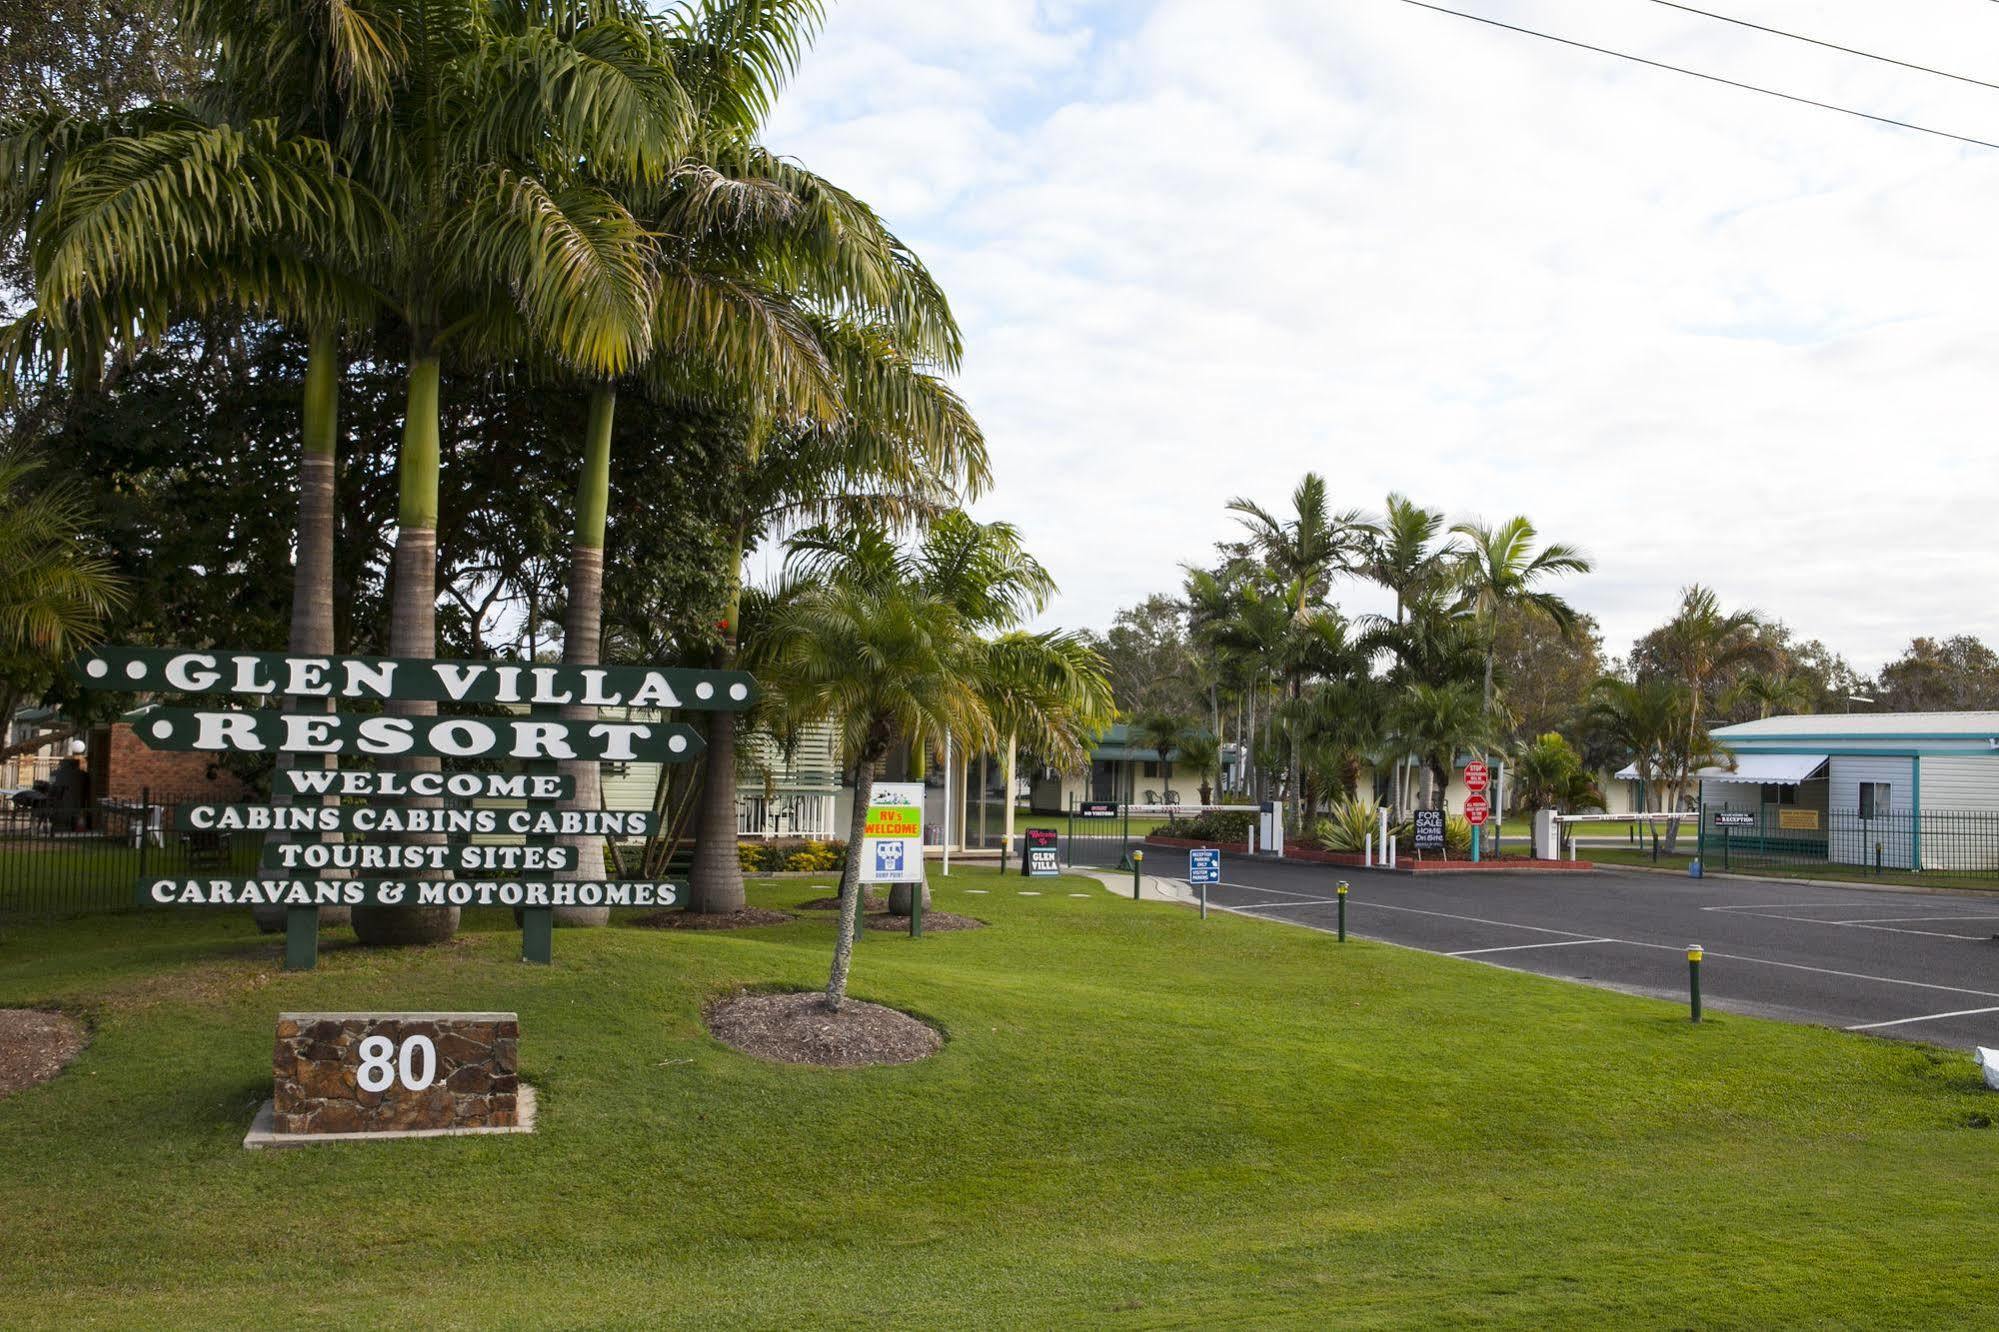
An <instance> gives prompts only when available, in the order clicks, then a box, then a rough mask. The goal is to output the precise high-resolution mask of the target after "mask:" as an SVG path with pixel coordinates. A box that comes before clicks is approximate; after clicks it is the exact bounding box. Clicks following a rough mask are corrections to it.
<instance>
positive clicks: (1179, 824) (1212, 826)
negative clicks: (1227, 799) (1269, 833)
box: [1159, 811, 1256, 843]
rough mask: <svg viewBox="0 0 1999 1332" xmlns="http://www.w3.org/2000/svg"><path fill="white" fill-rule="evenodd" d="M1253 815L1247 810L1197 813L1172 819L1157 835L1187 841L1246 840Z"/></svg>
mask: <svg viewBox="0 0 1999 1332" xmlns="http://www.w3.org/2000/svg"><path fill="white" fill-rule="evenodd" d="M1255 817H1256V816H1255V815H1254V814H1251V813H1249V812H1248V811H1240V812H1228V813H1209V814H1197V815H1195V816H1194V817H1193V818H1191V819H1174V820H1173V821H1171V822H1170V823H1168V824H1167V825H1166V826H1165V827H1163V828H1161V829H1160V830H1159V835H1160V836H1161V837H1177V838H1179V839H1181V840H1182V841H1187V842H1224V843H1226V842H1246V841H1248V840H1249V828H1250V820H1251V819H1253V818H1255Z"/></svg>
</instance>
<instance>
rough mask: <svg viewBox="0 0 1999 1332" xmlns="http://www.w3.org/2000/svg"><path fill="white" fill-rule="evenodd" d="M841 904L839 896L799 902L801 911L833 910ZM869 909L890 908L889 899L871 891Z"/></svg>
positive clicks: (884, 909)
mask: <svg viewBox="0 0 1999 1332" xmlns="http://www.w3.org/2000/svg"><path fill="white" fill-rule="evenodd" d="M839 905H840V899H839V898H838V897H815V898H813V899H812V900H811V901H810V902H800V903H799V904H798V909H799V910H800V911H831V910H833V909H834V908H835V907H837V906H839ZM868 910H870V911H886V910H888V899H887V898H886V897H883V896H882V895H881V894H880V893H869V894H868Z"/></svg>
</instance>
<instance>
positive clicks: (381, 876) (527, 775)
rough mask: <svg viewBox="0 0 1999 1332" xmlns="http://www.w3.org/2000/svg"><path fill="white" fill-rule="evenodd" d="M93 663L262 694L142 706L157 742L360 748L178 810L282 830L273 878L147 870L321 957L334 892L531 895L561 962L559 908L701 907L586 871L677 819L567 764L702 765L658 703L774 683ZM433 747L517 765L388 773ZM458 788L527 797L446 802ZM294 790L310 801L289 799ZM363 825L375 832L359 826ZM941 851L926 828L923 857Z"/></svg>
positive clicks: (176, 690)
mask: <svg viewBox="0 0 1999 1332" xmlns="http://www.w3.org/2000/svg"><path fill="white" fill-rule="evenodd" d="M76 678H77V679H78V681H79V682H80V683H81V684H82V685H83V687H84V688H86V689H96V690H116V691H121V692H134V693H144V694H186V695H196V696H200V697H203V698H231V699H233V700H235V701H238V702H242V703H246V704H250V705H251V706H247V707H242V708H229V707H215V706H199V707H179V706H166V707H160V706H155V707H148V708H145V709H142V710H140V711H139V712H137V713H134V714H132V715H131V716H130V717H129V718H128V720H129V721H130V722H131V725H132V729H133V732H134V734H135V735H137V736H138V738H139V740H140V741H141V742H142V743H144V744H145V745H147V746H148V747H150V748H153V749H159V750H170V751H183V752H194V753H243V754H273V755H279V756H291V757H299V758H310V759H312V760H314V761H315V762H316V763H318V764H324V763H325V762H326V761H327V760H329V759H332V760H342V761H345V762H346V763H347V764H348V766H347V767H345V768H339V769H336V768H331V767H326V766H308V767H301V766H283V760H282V759H281V766H280V767H279V768H278V769H277V771H276V773H275V774H274V776H273V791H272V802H271V803H269V804H238V805H190V806H185V807H183V808H182V809H180V810H178V811H177V812H176V813H175V816H174V824H175V827H177V828H179V829H182V830H184V831H188V832H208V833H237V832H243V833H263V834H265V836H266V838H267V842H266V845H265V847H264V849H263V853H262V857H261V865H262V868H263V870H264V871H265V872H266V873H267V874H268V875H269V876H270V877H268V878H233V877H222V878H193V877H183V878H148V879H144V880H141V881H140V882H139V883H138V885H137V896H138V900H139V901H140V902H142V903H145V904H149V905H156V906H190V907H192V906H245V905H254V906H283V907H285V908H286V912H285V966H286V967H287V969H290V970H304V969H309V968H311V967H312V966H313V965H314V964H315V961H316V957H317V951H318V929H319V908H320V907H322V906H383V907H395V906H409V907H451V906H459V907H462V906H502V907H515V908H518V909H519V910H520V912H521V918H522V956H523V958H524V959H525V960H527V961H530V962H547V961H549V960H550V958H551V939H552V925H553V917H554V911H555V909H556V908H559V907H605V906H634V907H673V906H680V905H682V904H683V897H682V894H681V890H680V889H679V887H678V886H676V885H674V884H671V883H660V882H655V881H652V880H592V879H583V878H581V877H579V876H578V869H579V868H580V866H579V856H578V852H577V848H576V847H575V846H573V845H562V844H560V843H558V841H557V839H560V838H595V837H646V836H650V835H652V834H653V832H654V831H655V829H656V827H657V821H656V820H655V818H654V817H653V815H652V813H651V812H650V811H624V810H577V809H562V808H558V806H559V805H560V803H561V802H565V801H569V800H573V799H574V798H575V793H576V791H575V781H574V779H573V778H571V777H568V776H564V775H560V774H558V773H557V772H555V771H554V767H555V765H556V764H557V763H558V762H584V763H684V762H687V761H688V760H690V759H692V758H694V757H695V756H696V755H698V754H699V753H700V752H701V750H702V740H701V736H700V734H699V733H698V732H696V731H695V730H694V729H693V728H692V727H689V726H687V725H685V724H684V723H680V722H674V721H664V720H655V719H653V714H656V713H664V712H668V711H678V710H694V711H717V710H720V711H741V710H742V709H744V708H747V707H749V706H750V704H751V702H752V701H753V692H754V682H753V681H752V680H751V679H750V677H749V676H748V675H746V674H744V673H743V672H741V671H698V670H683V669H680V668H677V667H659V666H558V665H541V664H537V663H517V662H501V661H428V660H412V659H406V658H392V657H346V656H311V655H300V654H288V653H278V652H232V651H224V650H219V649H205V650H200V651H189V650H181V649H175V648H134V647H106V648H100V649H96V650H93V651H90V652H87V653H84V654H83V655H82V656H80V657H79V658H78V659H77V662H76ZM285 699H320V700H328V701H330V702H331V703H333V704H337V703H339V702H342V701H346V702H352V703H357V704H360V705H362V710H358V711H354V712H337V711H336V712H311V711H288V710H282V709H280V708H279V707H277V706H276V704H277V703H279V702H280V701H281V700H285ZM396 701H423V702H431V703H437V704H440V705H444V706H446V707H449V706H450V705H464V706H468V707H477V708H478V709H480V712H479V714H478V715H456V716H454V715H450V714H448V713H446V714H444V715H438V716H426V717H412V716H399V715H395V716H392V715H388V714H386V713H383V712H379V711H375V710H373V706H372V705H375V704H379V703H388V702H396ZM565 707H567V708H568V709H569V710H570V711H571V712H572V713H573V712H574V710H575V709H576V708H579V707H580V708H586V709H594V708H599V707H620V708H626V709H633V710H636V711H634V712H628V713H627V714H626V715H625V716H624V717H623V718H621V719H618V720H592V719H591V714H589V713H585V714H584V715H583V716H582V717H576V716H574V715H572V716H570V717H558V716H557V715H555V714H556V710H557V709H560V708H565ZM414 759H442V760H447V761H449V760H466V761H473V762H476V763H478V764H479V765H480V766H481V767H482V768H485V769H491V768H493V767H495V766H505V767H507V768H509V769H510V770H505V771H491V770H485V771H478V772H445V771H432V770H427V769H426V770H417V771H404V770H399V769H393V768H391V769H385V770H376V765H377V764H380V763H383V762H387V763H391V764H393V763H396V762H401V761H407V760H414ZM447 798H450V799H454V800H458V801H474V800H483V801H489V802H508V803H507V804H506V805H505V806H503V807H493V806H491V805H489V806H488V807H485V808H452V809H446V808H441V807H439V803H438V802H440V801H442V800H445V799H447ZM294 800H298V801H304V802H306V803H302V804H292V803H288V802H290V801H294ZM343 800H353V801H361V800H369V801H373V802H375V803H373V804H367V805H362V804H342V803H339V802H341V801H343ZM398 802H409V803H398ZM356 834H358V835H359V836H360V837H361V838H363V839H364V840H360V841H354V840H350V838H351V837H352V836H353V835H356ZM920 837H921V829H920V815H919V829H918V838H919V839H920ZM491 839H505V840H491ZM921 855H922V851H921V843H920V840H919V842H918V846H917V859H918V861H919V863H920V860H921ZM342 874H353V875H357V876H360V877H355V878H342V877H338V876H340V875H342ZM396 875H401V876H402V877H391V876H396ZM328 876H334V877H328Z"/></svg>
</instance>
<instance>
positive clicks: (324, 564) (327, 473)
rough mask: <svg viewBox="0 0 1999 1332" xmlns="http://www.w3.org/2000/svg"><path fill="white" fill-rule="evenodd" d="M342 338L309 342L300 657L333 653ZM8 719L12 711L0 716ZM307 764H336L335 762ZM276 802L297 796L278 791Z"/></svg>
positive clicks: (274, 913)
mask: <svg viewBox="0 0 1999 1332" xmlns="http://www.w3.org/2000/svg"><path fill="white" fill-rule="evenodd" d="M340 368H341V367H340V335H339V333H338V331H337V330H336V329H335V328H334V326H333V325H331V324H323V325H317V326H315V327H314V328H313V329H312V330H311V331H310V333H309V334H308V335H307V339H306V361H305V393H304V398H303V402H302V404H301V409H300V424H299V442H300V445H301V448H300V453H299V468H298V556H297V560H296V562H295V563H294V564H293V566H292V621H291V635H290V638H289V640H288V641H287V644H286V646H287V647H288V648H289V649H290V650H291V651H292V652H293V653H295V654H297V655H300V656H311V657H323V656H330V655H332V653H333V521H334V519H333V508H334V493H333V488H334V468H335V463H336V461H337V459H336V455H337V453H338V450H339V440H340ZM325 707H326V704H324V703H322V702H321V701H320V700H318V699H298V698H288V699H286V700H285V708H286V709H287V710H288V711H289V710H296V709H298V708H308V709H311V710H314V711H321V710H324V709H325ZM0 715H8V714H0ZM305 761H306V762H307V763H310V764H315V765H323V766H327V767H330V766H332V759H331V758H308V759H306V760H305ZM297 764H298V759H297V757H296V756H295V755H291V754H280V755H278V759H277V765H278V767H279V768H280V769H286V768H292V767H296V766H297ZM272 803H274V804H290V803H291V797H290V796H288V795H286V794H284V793H283V792H274V793H273V795H272ZM250 912H251V915H252V916H254V917H255V918H256V921H257V927H258V928H259V929H261V930H263V931H264V932H265V933H267V934H269V933H275V932H277V931H278V930H281V929H283V928H284V925H285V909H284V908H283V907H252V908H251V909H250ZM348 916H349V912H348V909H347V908H346V907H321V908H320V909H319V920H320V923H321V924H322V925H344V924H346V923H347V920H348Z"/></svg>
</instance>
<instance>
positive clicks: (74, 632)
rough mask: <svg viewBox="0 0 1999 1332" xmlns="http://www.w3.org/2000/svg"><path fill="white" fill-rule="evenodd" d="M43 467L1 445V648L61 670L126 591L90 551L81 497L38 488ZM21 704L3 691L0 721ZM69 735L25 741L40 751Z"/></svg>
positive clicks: (64, 489)
mask: <svg viewBox="0 0 1999 1332" xmlns="http://www.w3.org/2000/svg"><path fill="white" fill-rule="evenodd" d="M40 470H41V464H40V462H38V461H37V460H35V459H33V458H30V457H28V456H27V455H26V454H24V453H22V452H20V451H19V450H17V449H9V450H0V653H6V654H8V655H10V656H16V655H25V656H31V657H33V658H35V659H36V660H38V661H46V662H48V663H50V664H51V665H52V666H58V667H59V666H60V665H61V664H62V663H64V662H66V661H67V659H68V658H69V657H71V656H73V655H74V654H75V653H76V652H77V651H78V650H79V649H81V648H84V647H88V646H89V645H90V644H92V643H94V642H96V641H97V635H98V628H99V626H100V625H101V624H102V623H103V621H104V617H105V616H106V615H109V614H110V613H111V612H113V611H115V610H118V609H119V608H120V607H122V606H124V605H125V602H126V595H127V594H126V590H125V584H124V580H122V579H121V578H119V577H118V575H117V573H116V572H115V571H114V570H113V568H112V566H111V562H110V561H109V560H107V559H105V558H104V557H103V556H101V555H99V554H98V553H97V552H96V551H95V550H93V549H92V548H91V543H90V539H89V533H90V526H89V515H88V511H87V510H86V508H85V506H84V502H83V497H82V495H81V494H79V493H78V492H77V491H76V490H75V489H74V488H73V487H70V486H67V485H63V484H56V485H44V486H39V487H38V486H36V485H35V476H36V473H37V472H39V471H40ZM19 702H20V700H19V699H18V698H16V697H14V696H13V695H12V693H11V692H9V693H8V694H6V695H5V696H0V726H5V725H7V724H8V723H9V722H11V720H12V719H13V716H14V709H15V707H16V706H17V705H18V704H19ZM67 734H69V732H65V731H54V732H49V733H45V734H43V735H39V736H35V737H32V739H31V740H30V741H29V742H28V743H29V746H30V747H32V748H38V747H40V746H41V745H45V744H48V743H50V742H51V741H52V740H59V739H63V738H65V736H66V735H67ZM5 738H6V737H5V736H4V735H0V742H4V741H5ZM7 752H12V751H7Z"/></svg>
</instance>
